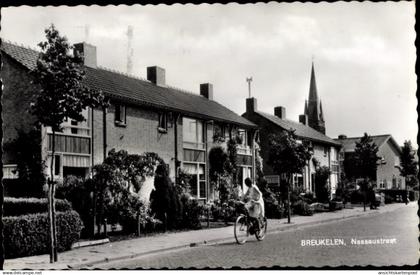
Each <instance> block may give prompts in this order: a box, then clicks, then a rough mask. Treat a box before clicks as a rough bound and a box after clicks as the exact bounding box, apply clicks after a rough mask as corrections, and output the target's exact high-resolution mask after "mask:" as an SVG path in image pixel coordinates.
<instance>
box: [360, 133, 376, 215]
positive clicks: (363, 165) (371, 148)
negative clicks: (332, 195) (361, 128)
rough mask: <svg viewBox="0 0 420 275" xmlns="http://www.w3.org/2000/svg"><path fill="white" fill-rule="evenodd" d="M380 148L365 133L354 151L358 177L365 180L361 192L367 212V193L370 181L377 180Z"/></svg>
mask: <svg viewBox="0 0 420 275" xmlns="http://www.w3.org/2000/svg"><path fill="white" fill-rule="evenodd" d="M378 150H379V148H378V146H377V145H376V144H375V143H374V142H373V140H372V138H371V137H370V136H369V135H368V134H367V133H365V134H364V136H363V137H362V138H361V139H360V141H359V142H356V147H355V149H354V161H355V166H356V171H355V172H356V176H358V177H359V178H363V179H364V180H363V181H362V182H361V185H360V187H361V190H362V192H363V196H364V201H363V209H364V211H366V192H367V190H368V187H369V186H368V185H369V181H370V180H376V169H377V166H378V160H380V159H381V158H380V157H378V155H377V153H378Z"/></svg>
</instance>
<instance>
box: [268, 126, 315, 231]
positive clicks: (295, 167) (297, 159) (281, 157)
mask: <svg viewBox="0 0 420 275" xmlns="http://www.w3.org/2000/svg"><path fill="white" fill-rule="evenodd" d="M268 138H269V145H270V152H269V155H268V164H269V165H270V166H271V167H272V169H273V170H274V172H275V173H277V174H278V175H285V176H286V183H287V204H288V206H287V212H288V213H287V220H288V223H290V211H291V210H290V189H291V184H292V177H293V174H294V173H302V169H303V168H304V167H305V165H306V163H307V161H308V160H309V159H310V158H311V154H310V152H309V150H308V147H307V146H306V145H304V144H302V143H298V142H297V140H296V138H297V137H296V134H295V133H294V131H292V130H290V131H283V132H281V133H280V134H271V135H270V136H269V137H268Z"/></svg>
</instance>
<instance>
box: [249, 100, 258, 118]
mask: <svg viewBox="0 0 420 275" xmlns="http://www.w3.org/2000/svg"><path fill="white" fill-rule="evenodd" d="M257 110H258V109H257V99H256V98H255V97H249V98H247V99H246V112H247V113H248V114H251V113H254V112H256V111H257Z"/></svg>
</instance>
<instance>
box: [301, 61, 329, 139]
mask: <svg viewBox="0 0 420 275" xmlns="http://www.w3.org/2000/svg"><path fill="white" fill-rule="evenodd" d="M305 112H306V113H307V115H308V123H309V127H311V128H314V129H315V130H317V131H319V132H321V133H323V134H325V122H324V114H323V112H322V104H321V100H320V99H319V97H318V89H317V87H316V80H315V68H314V62H313V61H312V68H311V80H310V84H309V99H308V101H307V102H305Z"/></svg>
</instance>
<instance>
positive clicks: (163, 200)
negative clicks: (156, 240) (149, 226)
mask: <svg viewBox="0 0 420 275" xmlns="http://www.w3.org/2000/svg"><path fill="white" fill-rule="evenodd" d="M154 184H155V190H153V191H152V193H151V194H150V209H151V212H152V214H154V215H155V217H156V218H157V219H159V220H160V221H162V222H163V224H164V225H165V222H166V227H167V228H168V229H173V228H177V227H178V226H179V221H180V220H181V219H182V212H181V211H180V210H181V207H182V205H181V200H180V196H179V194H178V193H177V192H176V189H175V186H174V184H173V182H172V181H171V179H170V178H169V175H168V170H167V167H166V164H165V163H163V162H162V163H161V164H159V165H158V166H157V168H156V171H155V183H154Z"/></svg>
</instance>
